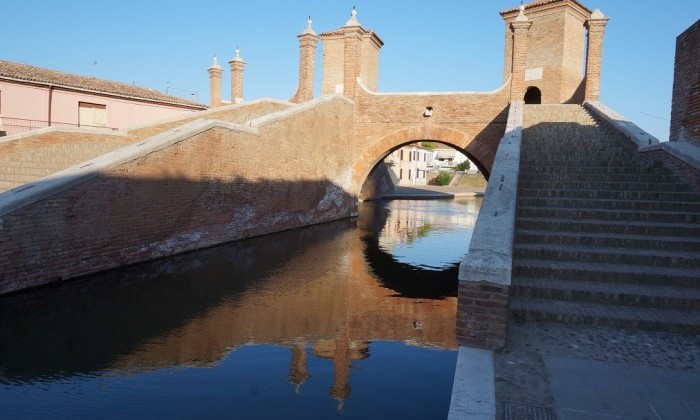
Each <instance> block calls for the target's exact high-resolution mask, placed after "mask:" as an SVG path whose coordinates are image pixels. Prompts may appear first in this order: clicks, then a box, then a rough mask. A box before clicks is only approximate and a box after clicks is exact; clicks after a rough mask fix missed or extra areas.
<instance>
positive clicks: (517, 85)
mask: <svg viewBox="0 0 700 420" xmlns="http://www.w3.org/2000/svg"><path fill="white" fill-rule="evenodd" d="M510 26H511V28H513V71H512V72H511V79H510V100H511V101H522V100H523V98H524V97H525V67H526V64H527V32H528V30H529V29H530V26H532V22H530V21H529V20H528V19H527V17H526V16H525V7H524V6H522V5H521V6H520V14H519V15H518V17H517V18H515V20H514V21H513V22H512V23H511V24H510Z"/></svg>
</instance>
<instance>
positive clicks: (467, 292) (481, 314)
mask: <svg viewBox="0 0 700 420" xmlns="http://www.w3.org/2000/svg"><path fill="white" fill-rule="evenodd" d="M509 289H510V288H509V287H508V286H501V285H496V284H493V283H488V282H484V281H482V282H467V281H460V282H459V291H458V295H457V299H458V303H457V304H458V306H459V308H460V310H459V311H458V313H457V337H459V341H460V344H461V345H466V346H472V347H480V348H488V349H499V348H502V347H503V346H504V345H505V340H506V326H507V324H508V322H507V321H508V296H509Z"/></svg>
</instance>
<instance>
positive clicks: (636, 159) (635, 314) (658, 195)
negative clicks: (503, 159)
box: [511, 105, 700, 333]
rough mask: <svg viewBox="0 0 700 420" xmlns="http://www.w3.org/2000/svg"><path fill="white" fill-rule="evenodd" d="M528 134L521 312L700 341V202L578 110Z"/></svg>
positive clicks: (551, 117)
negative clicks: (690, 336)
mask: <svg viewBox="0 0 700 420" xmlns="http://www.w3.org/2000/svg"><path fill="white" fill-rule="evenodd" d="M551 121H561V122H554V123H553V122H551ZM524 129H525V130H524V135H523V146H522V155H521V156H522V157H521V169H520V181H519V188H518V213H517V220H516V233H515V245H514V260H513V283H512V285H513V287H512V294H513V298H512V301H511V310H512V312H513V313H514V315H515V316H516V317H517V318H526V319H536V320H556V321H563V322H571V323H587V324H610V325H618V326H629V327H638V328H653V329H669V330H677V331H684V332H693V333H697V332H700V193H698V192H693V191H692V190H691V186H690V185H688V184H687V183H684V182H683V181H682V180H681V179H679V177H677V176H675V175H673V174H672V172H671V171H670V170H669V169H667V168H666V167H664V166H663V164H661V163H660V162H652V161H648V160H644V159H642V158H640V156H639V154H638V153H637V152H636V151H633V150H631V149H628V148H627V147H626V144H625V141H626V140H625V139H622V138H620V137H618V135H617V134H615V133H614V132H613V131H612V130H611V129H609V128H608V127H606V126H602V125H601V126H598V125H597V124H596V122H595V121H594V120H593V118H591V116H590V115H589V114H588V113H587V112H586V111H585V110H584V109H583V108H582V107H580V106H578V105H556V106H547V105H542V106H526V107H525V111H524Z"/></svg>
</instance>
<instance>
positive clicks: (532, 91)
mask: <svg viewBox="0 0 700 420" xmlns="http://www.w3.org/2000/svg"><path fill="white" fill-rule="evenodd" d="M524 100H525V104H528V105H529V104H536V105H539V104H541V103H542V91H541V90H540V89H539V88H537V87H535V86H530V87H528V88H527V91H526V92H525V98H524Z"/></svg>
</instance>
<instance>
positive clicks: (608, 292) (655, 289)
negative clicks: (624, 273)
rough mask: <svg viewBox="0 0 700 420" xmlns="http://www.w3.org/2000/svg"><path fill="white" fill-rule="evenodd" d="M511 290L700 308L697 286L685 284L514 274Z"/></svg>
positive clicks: (568, 298)
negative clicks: (595, 280)
mask: <svg viewBox="0 0 700 420" xmlns="http://www.w3.org/2000/svg"><path fill="white" fill-rule="evenodd" d="M511 294H512V296H516V297H524V298H530V299H550V300H551V299H555V300H564V301H579V302H590V303H599V304H606V305H625V306H643V307H657V308H666V309H691V310H696V311H697V310H700V290H698V289H691V288H684V287H666V286H641V285H635V284H625V283H606V282H593V281H590V282H586V281H572V280H559V279H533V278H525V277H514V278H513V280H512V283H511Z"/></svg>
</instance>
